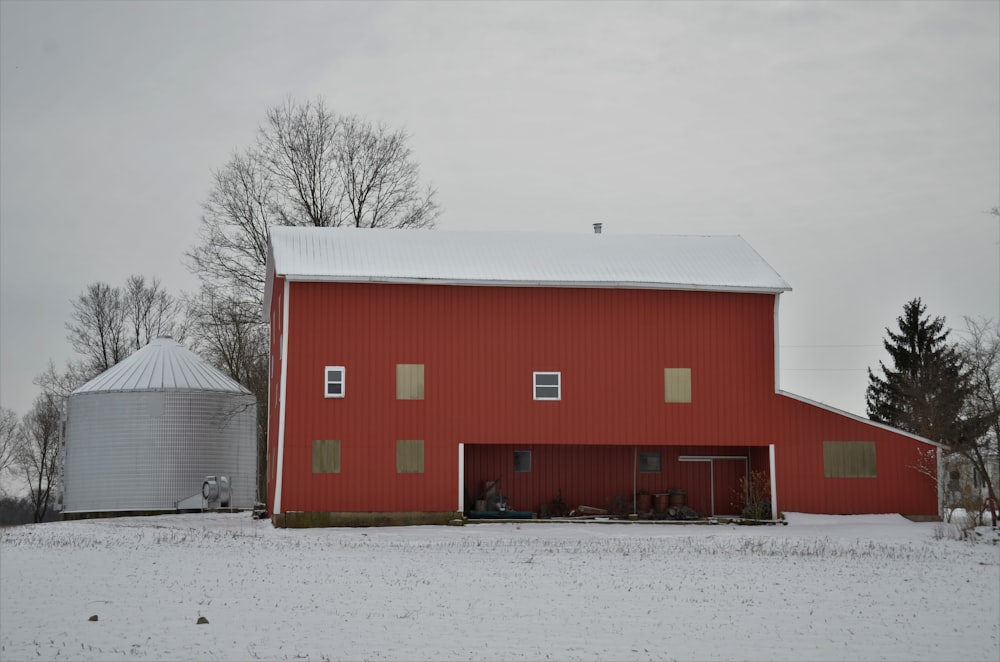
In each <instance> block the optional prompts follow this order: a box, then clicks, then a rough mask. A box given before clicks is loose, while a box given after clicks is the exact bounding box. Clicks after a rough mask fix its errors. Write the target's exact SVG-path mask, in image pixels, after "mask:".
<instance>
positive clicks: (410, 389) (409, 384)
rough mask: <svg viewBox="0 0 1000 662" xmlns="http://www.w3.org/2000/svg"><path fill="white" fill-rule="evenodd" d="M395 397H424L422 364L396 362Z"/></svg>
mask: <svg viewBox="0 0 1000 662" xmlns="http://www.w3.org/2000/svg"><path fill="white" fill-rule="evenodd" d="M396 399H397V400H423V399H424V364H422V363H397V364H396Z"/></svg>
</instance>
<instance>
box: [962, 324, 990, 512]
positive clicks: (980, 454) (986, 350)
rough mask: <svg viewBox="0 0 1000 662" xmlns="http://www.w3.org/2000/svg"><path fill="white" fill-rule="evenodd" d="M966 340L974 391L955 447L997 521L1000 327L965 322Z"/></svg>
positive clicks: (969, 397) (964, 353)
mask: <svg viewBox="0 0 1000 662" xmlns="http://www.w3.org/2000/svg"><path fill="white" fill-rule="evenodd" d="M965 325H966V337H965V339H964V340H963V341H962V343H961V345H960V349H961V352H962V355H963V357H964V360H965V365H966V366H967V367H968V370H969V378H970V381H971V390H970V393H969V396H968V397H967V399H966V402H965V410H964V412H963V414H964V419H965V422H966V423H965V431H964V434H963V435H961V437H960V438H959V439H958V440H956V441H955V442H953V443H952V444H951V451H952V453H955V454H958V455H960V456H961V457H962V458H963V459H964V460H966V461H967V462H968V463H969V464H970V465H971V466H972V468H973V470H974V472H975V475H976V476H977V477H978V479H979V480H980V481H982V483H983V485H984V486H985V488H986V494H987V496H988V497H989V499H990V501H991V503H992V508H991V516H992V518H993V523H994V524H996V521H997V514H996V509H997V485H996V483H995V480H996V479H997V476H998V474H1000V327H998V326H997V325H996V324H994V323H992V322H989V321H987V320H978V321H977V320H973V319H970V318H968V317H967V318H966V319H965Z"/></svg>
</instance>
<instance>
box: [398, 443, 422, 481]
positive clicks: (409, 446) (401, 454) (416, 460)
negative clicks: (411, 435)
mask: <svg viewBox="0 0 1000 662" xmlns="http://www.w3.org/2000/svg"><path fill="white" fill-rule="evenodd" d="M396 473H400V474H422V473H424V442H423V440H422V439H400V440H398V441H397V442H396Z"/></svg>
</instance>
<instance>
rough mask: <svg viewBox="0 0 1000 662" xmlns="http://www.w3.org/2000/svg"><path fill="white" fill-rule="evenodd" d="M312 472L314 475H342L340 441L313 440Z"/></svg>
mask: <svg viewBox="0 0 1000 662" xmlns="http://www.w3.org/2000/svg"><path fill="white" fill-rule="evenodd" d="M312 450H313V456H312V472H313V473H314V474H339V473H340V440H339V439H315V440H313V448H312Z"/></svg>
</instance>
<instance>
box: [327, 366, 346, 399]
mask: <svg viewBox="0 0 1000 662" xmlns="http://www.w3.org/2000/svg"><path fill="white" fill-rule="evenodd" d="M323 375H324V382H325V384H324V388H323V395H324V397H327V398H342V397H344V375H345V371H344V366H342V365H328V366H326V369H324V370H323Z"/></svg>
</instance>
